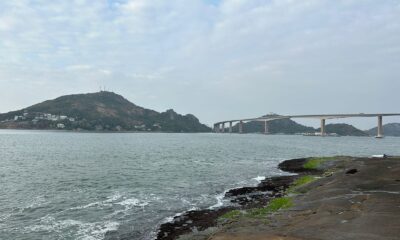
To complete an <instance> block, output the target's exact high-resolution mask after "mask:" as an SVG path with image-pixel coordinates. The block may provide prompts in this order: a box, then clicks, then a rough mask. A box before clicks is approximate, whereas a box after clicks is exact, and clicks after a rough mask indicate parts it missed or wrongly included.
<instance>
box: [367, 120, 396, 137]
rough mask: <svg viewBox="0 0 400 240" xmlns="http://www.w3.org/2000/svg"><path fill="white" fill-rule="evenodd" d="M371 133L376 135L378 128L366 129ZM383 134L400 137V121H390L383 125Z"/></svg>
mask: <svg viewBox="0 0 400 240" xmlns="http://www.w3.org/2000/svg"><path fill="white" fill-rule="evenodd" d="M366 132H367V133H368V134H369V135H371V136H374V135H376V133H377V128H376V127H374V128H371V129H369V130H367V131H366ZM383 134H384V135H385V136H395V137H400V123H388V124H385V125H383Z"/></svg>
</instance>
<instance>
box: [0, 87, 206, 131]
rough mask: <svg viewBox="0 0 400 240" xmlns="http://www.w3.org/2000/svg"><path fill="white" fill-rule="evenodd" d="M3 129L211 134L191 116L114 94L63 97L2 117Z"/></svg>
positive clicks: (1, 125) (1, 115)
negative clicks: (138, 102) (163, 109)
mask: <svg viewBox="0 0 400 240" xmlns="http://www.w3.org/2000/svg"><path fill="white" fill-rule="evenodd" d="M0 128H23V129H68V130H89V131H90V130H96V131H158V132H209V131H211V129H210V128H209V127H208V126H206V125H204V124H201V123H200V122H199V120H198V119H197V118H196V117H195V116H194V115H191V114H187V115H180V114H178V113H176V112H175V111H174V110H172V109H170V110H167V111H165V112H162V113H159V112H157V111H154V110H150V109H146V108H143V107H140V106H137V105H135V104H133V103H131V102H130V101H128V100H127V99H125V98H124V97H122V96H121V95H118V94H116V93H113V92H106V91H101V92H96V93H87V94H74V95H66V96H61V97H58V98H56V99H53V100H48V101H44V102H42V103H38V104H35V105H33V106H30V107H27V108H24V109H21V110H18V111H13V112H9V113H4V114H0Z"/></svg>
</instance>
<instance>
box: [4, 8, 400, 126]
mask: <svg viewBox="0 0 400 240" xmlns="http://www.w3.org/2000/svg"><path fill="white" fill-rule="evenodd" d="M100 88H105V89H106V90H109V91H114V92H116V93H118V94H121V95H123V96H124V97H125V98H127V99H128V100H130V101H131V102H133V103H135V104H137V105H139V106H143V107H146V108H150V109H154V110H157V111H165V110H166V109H170V108H173V109H174V110H175V111H177V112H179V113H182V114H186V113H192V114H194V115H195V116H197V117H198V118H199V119H200V121H202V122H204V123H207V124H210V125H211V124H212V123H213V122H217V121H222V120H228V119H237V118H249V117H258V116H261V115H264V114H266V113H271V112H273V113H278V114H289V115H294V114H322V113H361V112H363V113H375V112H400V109H399V108H400V107H399V106H400V105H399V102H400V94H399V90H400V1H398V0H379V1H376V0H335V1H332V0H301V1H298V0H190V1H189V0H168V1H166V0H13V1H0V112H8V111H11V110H17V109H21V108H24V107H27V106H30V105H33V104H35V103H38V102H41V101H44V100H47V99H53V98H56V97H58V96H61V95H66V94H75V93H87V92H96V91H99V89H100ZM343 121H344V120H339V121H335V122H343ZM384 121H386V122H388V121H389V122H392V121H397V122H400V119H398V118H388V119H384ZM331 122H334V121H332V120H331V121H328V122H327V123H331ZM344 122H346V123H351V124H355V125H356V126H357V127H359V128H362V129H366V128H369V127H373V126H374V125H376V119H353V120H345V121H344ZM303 123H307V124H309V125H314V126H318V124H319V121H317V120H316V121H311V122H310V121H309V122H304V121H303Z"/></svg>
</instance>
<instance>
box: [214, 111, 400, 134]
mask: <svg viewBox="0 0 400 240" xmlns="http://www.w3.org/2000/svg"><path fill="white" fill-rule="evenodd" d="M388 116H400V113H368V114H366V113H355V114H315V115H287V116H284V115H270V116H264V117H258V118H245V119H235V120H227V121H221V122H217V123H215V124H214V131H215V132H217V133H224V132H225V124H229V127H228V132H229V133H232V126H233V123H239V127H238V132H239V133H243V123H244V122H252V121H258V122H264V133H265V134H268V133H269V131H268V122H270V121H274V120H279V119H292V118H311V119H320V121H321V132H320V135H321V136H326V132H325V122H326V120H327V119H338V118H355V117H357V118H359V117H376V118H377V119H378V130H377V135H376V137H377V138H382V137H383V126H382V122H383V121H382V118H383V117H388Z"/></svg>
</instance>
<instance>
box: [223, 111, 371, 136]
mask: <svg viewBox="0 0 400 240" xmlns="http://www.w3.org/2000/svg"><path fill="white" fill-rule="evenodd" d="M269 116H271V115H269ZM238 128H239V127H238V124H235V125H234V126H233V131H234V132H238ZM227 130H228V129H226V131H227ZM268 130H269V133H271V134H276V133H283V134H296V133H313V132H320V131H321V130H320V128H317V129H315V128H313V127H308V126H304V125H302V124H299V123H297V122H295V121H293V120H291V119H280V120H273V121H270V122H268ZM325 131H326V133H337V134H338V135H340V136H368V134H367V133H365V132H364V131H362V130H360V129H357V128H355V127H354V126H352V125H349V124H344V123H339V124H327V125H326V126H325ZM243 132H244V133H263V132H264V122H258V121H251V122H247V123H243Z"/></svg>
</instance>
